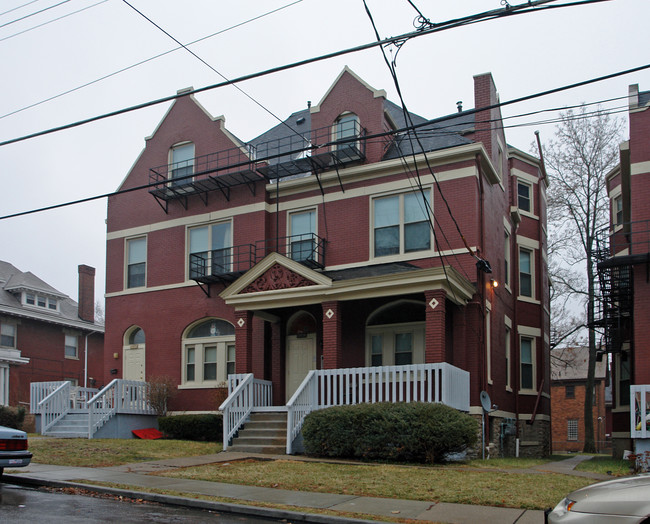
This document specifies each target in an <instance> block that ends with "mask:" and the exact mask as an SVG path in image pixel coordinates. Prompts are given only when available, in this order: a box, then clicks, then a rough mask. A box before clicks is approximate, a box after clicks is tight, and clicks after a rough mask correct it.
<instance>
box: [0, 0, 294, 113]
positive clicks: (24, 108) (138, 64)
mask: <svg viewBox="0 0 650 524" xmlns="http://www.w3.org/2000/svg"><path fill="white" fill-rule="evenodd" d="M36 1H38V0H36ZM104 1H106V0H104ZM302 1H303V0H295V1H294V2H291V3H289V4H286V5H283V6H281V7H278V8H277V9H273V10H271V11H267V12H265V13H262V14H260V15H258V16H255V17H253V18H249V19H248V20H245V21H243V22H239V23H237V24H234V25H232V26H230V27H227V28H225V29H221V30H219V31H217V32H215V33H212V34H209V35H206V36H203V37H201V38H198V39H197V40H193V41H192V42H188V43H187V44H185V45H186V46H191V45H194V44H198V43H199V42H203V41H204V40H208V39H209V38H212V37H214V36H217V35H220V34H222V33H226V32H228V31H231V30H233V29H236V28H238V27H241V26H244V25H246V24H249V23H251V22H254V21H256V20H259V19H260V18H264V17H265V16H268V15H271V14H274V13H277V12H278V11H281V10H283V9H286V8H287V7H291V6H293V5H295V4H298V3H300V2H302ZM91 7H93V6H91ZM86 9H88V8H86ZM66 16H68V15H66ZM37 27H38V26H37ZM12 36H15V35H12ZM7 38H11V37H7ZM2 40H5V39H0V42H1V41H2ZM179 49H183V47H182V46H178V47H174V48H173V49H170V50H168V51H165V52H163V53H159V54H157V55H154V56H152V57H149V58H146V59H145V60H141V61H140V62H136V63H135V64H131V65H130V66H127V67H123V68H122V69H118V70H117V71H114V72H112V73H109V74H107V75H104V76H102V77H100V78H97V79H95V80H91V81H90V82H86V83H85V84H81V85H79V86H77V87H73V88H72V89H68V90H66V91H63V92H61V93H58V94H56V95H53V96H50V97H48V98H45V99H43V100H41V101H39V102H34V103H33V104H30V105H27V106H24V107H22V108H20V109H16V110H14V111H11V112H10V113H6V114H4V115H0V119H3V118H6V117H8V116H11V115H15V114H17V113H21V112H22V111H26V110H27V109H31V108H33V107H36V106H39V105H41V104H44V103H46V102H50V101H52V100H55V99H57V98H60V97H62V96H65V95H68V94H70V93H74V92H75V91H79V90H80V89H83V88H84V87H88V86H91V85H93V84H97V83H99V82H101V81H102V80H106V79H107V78H111V77H113V76H116V75H119V74H120V73H124V72H125V71H128V70H130V69H133V68H135V67H138V66H141V65H143V64H146V63H147V62H151V61H153V60H156V59H158V58H161V57H163V56H166V55H168V54H171V53H174V52H175V51H178V50H179Z"/></svg>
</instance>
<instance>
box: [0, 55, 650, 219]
mask: <svg viewBox="0 0 650 524" xmlns="http://www.w3.org/2000/svg"><path fill="white" fill-rule="evenodd" d="M647 68H650V64H649V65H646V66H643V69H647ZM635 69H639V68H635ZM621 74H626V72H625V71H624V72H621V73H616V74H615V75H621ZM611 77H612V75H607V76H606V77H600V78H611ZM598 80H599V78H596V79H591V80H586V81H583V82H578V84H571V85H569V86H563V87H559V88H555V89H551V90H549V91H543V92H540V93H535V94H531V95H527V96H524V97H520V98H517V99H514V100H510V101H505V102H500V103H499V104H494V105H491V106H487V107H483V108H477V109H472V110H468V111H464V112H463V114H464V115H467V114H471V113H478V112H481V111H488V110H490V109H494V108H497V107H501V106H505V105H511V104H514V103H518V102H522V101H526V100H530V99H533V98H538V97H541V96H545V95H547V94H552V93H556V92H559V91H563V90H567V89H572V88H573V87H575V86H580V85H584V84H586V83H593V82H595V81H598ZM457 117H458V114H451V115H446V116H443V117H439V118H435V119H431V120H427V121H425V122H422V123H420V124H414V125H412V126H408V127H403V128H400V129H395V130H391V131H385V132H382V133H375V134H373V135H367V136H366V137H365V138H366V139H367V140H373V139H381V138H383V137H386V136H389V135H400V134H403V133H406V132H409V131H411V130H413V129H419V128H422V127H426V126H430V125H432V124H438V123H441V122H445V121H448V120H453V119H455V118H457ZM356 140H357V138H356V137H354V138H351V139H347V141H348V142H352V141H356ZM345 141H346V140H339V141H338V142H337V143H338V144H341V143H343V142H345ZM331 144H332V143H331V142H328V143H324V144H318V145H313V146H312V148H319V147H326V146H328V145H331ZM305 149H306V148H302V149H299V150H295V151H288V152H283V153H282V154H278V155H275V157H280V156H286V155H291V154H296V153H300V152H303V151H304V150H305ZM241 165H243V164H236V165H231V166H226V167H228V168H235V167H239V166H241ZM192 176H193V175H188V176H186V177H179V178H177V179H176V180H177V181H181V180H183V179H188V178H191V177H192ZM151 187H153V186H152V185H151V184H143V185H140V186H136V187H132V188H129V189H121V190H118V191H113V192H110V193H104V194H101V195H95V196H91V197H87V198H82V199H78V200H72V201H68V202H63V203H60V204H53V205H50V206H45V207H41V208H38V209H32V210H28V211H21V212H18V213H12V214H10V215H5V216H0V220H5V219H8V218H16V217H19V216H25V215H31V214H35V213H40V212H43V211H50V210H53V209H58V208H62V207H68V206H72V205H76V204H83V203H86V202H91V201H93V200H100V199H102V198H107V197H111V196H117V195H121V194H124V193H130V192H132V191H139V190H142V189H150V188H151Z"/></svg>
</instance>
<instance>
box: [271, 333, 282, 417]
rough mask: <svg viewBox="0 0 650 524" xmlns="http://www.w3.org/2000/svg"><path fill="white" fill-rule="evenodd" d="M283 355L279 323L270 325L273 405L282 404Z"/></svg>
mask: <svg viewBox="0 0 650 524" xmlns="http://www.w3.org/2000/svg"><path fill="white" fill-rule="evenodd" d="M284 380H285V372H284V353H283V351H282V329H281V325H280V322H273V323H272V324H271V381H272V382H273V405H274V406H276V405H281V404H283V403H284V392H285V389H284V387H285V386H284Z"/></svg>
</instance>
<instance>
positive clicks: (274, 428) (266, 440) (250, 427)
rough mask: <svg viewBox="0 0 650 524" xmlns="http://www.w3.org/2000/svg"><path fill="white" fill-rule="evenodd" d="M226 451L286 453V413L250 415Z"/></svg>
mask: <svg viewBox="0 0 650 524" xmlns="http://www.w3.org/2000/svg"><path fill="white" fill-rule="evenodd" d="M228 451H239V452H243V453H262V454H266V455H284V454H285V453H286V452H287V412H286V411H273V412H261V413H251V415H250V418H249V420H247V421H246V423H245V424H244V427H243V428H242V429H240V430H239V434H238V436H237V437H235V438H234V439H233V441H232V445H230V446H228Z"/></svg>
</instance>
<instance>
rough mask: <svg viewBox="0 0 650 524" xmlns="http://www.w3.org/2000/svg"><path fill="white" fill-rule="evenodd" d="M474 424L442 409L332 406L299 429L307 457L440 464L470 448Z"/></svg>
mask: <svg viewBox="0 0 650 524" xmlns="http://www.w3.org/2000/svg"><path fill="white" fill-rule="evenodd" d="M477 433H478V427H477V422H476V421H475V420H474V419H473V418H472V417H470V416H469V415H467V414H465V413H462V412H460V411H457V410H455V409H454V408H451V407H449V406H445V405H443V404H430V403H424V402H410V403H395V404H392V403H377V404H357V405H352V406H337V407H332V408H327V409H322V410H319V411H313V412H312V413H310V414H309V415H307V417H306V418H305V422H304V425H303V428H302V434H303V438H304V445H305V452H306V453H307V454H309V455H317V456H324V457H339V458H355V459H362V460H363V459H366V460H389V461H399V462H420V463H423V462H424V463H433V462H442V461H444V459H445V456H446V455H447V454H448V453H456V452H460V451H463V450H464V449H466V448H468V447H471V446H473V445H474V444H475V443H476V438H477Z"/></svg>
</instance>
